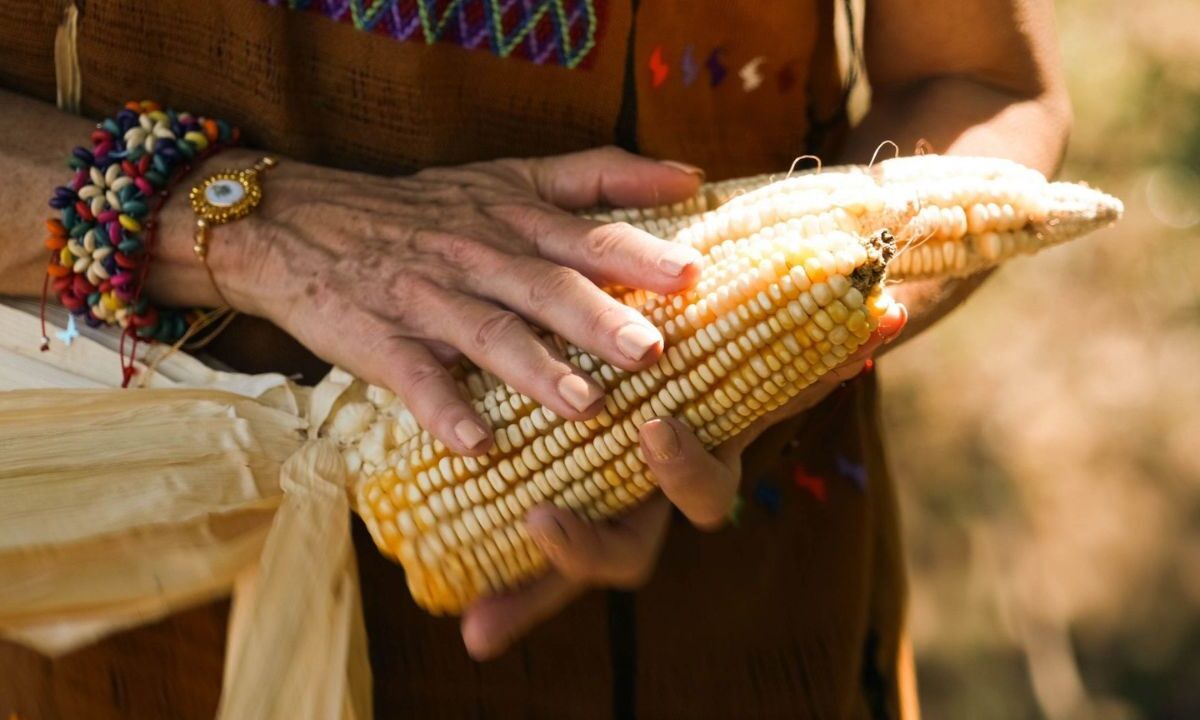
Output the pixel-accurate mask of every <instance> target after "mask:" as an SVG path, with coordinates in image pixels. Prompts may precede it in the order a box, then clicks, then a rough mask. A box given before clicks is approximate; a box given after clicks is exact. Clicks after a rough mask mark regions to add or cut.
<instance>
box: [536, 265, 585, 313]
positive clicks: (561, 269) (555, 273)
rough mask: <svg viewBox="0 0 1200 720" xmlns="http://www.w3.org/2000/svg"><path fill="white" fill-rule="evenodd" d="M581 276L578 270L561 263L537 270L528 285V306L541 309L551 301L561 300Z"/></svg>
mask: <svg viewBox="0 0 1200 720" xmlns="http://www.w3.org/2000/svg"><path fill="white" fill-rule="evenodd" d="M582 278H583V276H582V275H580V274H579V273H578V272H576V271H575V270H572V269H571V268H569V267H565V266H563V265H554V266H552V267H550V268H546V269H545V270H544V271H539V272H538V273H537V278H536V279H535V280H534V281H533V282H532V283H530V285H529V294H528V302H529V306H530V307H531V308H535V309H543V308H545V307H546V306H548V305H549V304H550V303H552V302H555V301H561V300H562V298H563V297H564V296H565V295H567V293H568V292H569V291H570V289H571V288H572V287H574V286H575V285H576V283H578V282H579V281H580V280H581V279H582Z"/></svg>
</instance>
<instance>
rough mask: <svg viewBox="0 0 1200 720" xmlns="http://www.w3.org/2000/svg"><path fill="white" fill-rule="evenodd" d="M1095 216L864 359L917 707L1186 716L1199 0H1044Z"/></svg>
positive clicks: (1199, 258)
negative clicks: (901, 550) (906, 339)
mask: <svg viewBox="0 0 1200 720" xmlns="http://www.w3.org/2000/svg"><path fill="white" fill-rule="evenodd" d="M1058 9H1059V15H1058V22H1059V32H1060V36H1061V38H1062V44H1063V53H1064V60H1065V63H1066V67H1067V72H1068V75H1069V81H1070V87H1071V94H1072V98H1073V100H1074V104H1075V130H1074V133H1073V135H1072V139H1071V147H1070V151H1069V156H1068V158H1067V164H1066V167H1065V168H1064V170H1063V172H1062V177H1063V178H1064V179H1071V180H1077V179H1086V180H1087V181H1089V182H1092V183H1093V184H1095V185H1098V186H1099V187H1101V188H1103V189H1105V190H1106V191H1109V192H1112V193H1113V194H1116V195H1118V196H1119V197H1121V198H1122V199H1123V200H1124V201H1125V207H1126V216H1125V219H1124V220H1123V221H1122V222H1121V223H1120V224H1119V225H1118V226H1117V227H1115V228H1113V229H1111V230H1108V231H1105V232H1103V233H1100V234H1099V235H1096V236H1093V237H1090V238H1086V239H1084V240H1082V241H1079V242H1078V243H1076V244H1073V245H1069V246H1065V247H1061V248H1058V249H1055V250H1051V251H1048V252H1046V253H1044V254H1042V255H1039V256H1037V257H1036V258H1026V259H1022V260H1019V261H1016V262H1012V263H1011V264H1009V265H1008V266H1006V267H1004V268H1003V269H1002V270H1001V271H999V272H998V273H997V274H996V275H995V276H994V277H993V279H992V280H990V281H989V282H988V283H987V284H986V286H985V287H984V288H983V290H981V291H980V292H979V293H977V294H976V296H975V297H974V298H972V299H971V301H970V302H969V303H968V304H967V305H966V306H965V307H964V308H962V309H960V310H959V311H958V312H957V313H956V314H954V315H952V316H950V317H949V318H948V319H946V320H945V321H944V322H943V323H942V324H941V325H939V326H938V327H936V328H934V329H933V330H931V331H930V332H928V333H926V334H925V335H923V336H921V337H920V338H919V339H916V340H914V341H912V342H911V343H909V344H908V345H907V346H905V347H903V348H901V349H900V350H898V351H897V352H896V353H895V354H894V355H893V356H890V357H889V358H888V359H887V362H884V363H880V368H881V372H882V374H883V380H884V382H885V387H886V397H885V413H886V416H887V423H888V446H889V450H890V452H891V458H892V462H893V466H894V467H895V469H896V472H897V478H898V484H899V486H900V493H901V499H902V503H903V506H904V520H905V525H906V528H905V529H906V542H907V548H906V549H907V555H908V559H909V564H910V567H911V570H912V614H913V635H914V641H915V644H916V651H917V664H918V678H919V682H920V687H921V693H922V707H923V710H924V713H925V716H926V717H927V718H935V719H936V718H972V719H976V720H990V719H991V718H1006V719H1007V718H1042V717H1044V718H1050V719H1051V720H1057V719H1059V718H1072V719H1074V718H1097V719H1100V720H1108V719H1110V718H1131V719H1132V718H1200V279H1198V275H1200V175H1198V173H1200V36H1198V33H1200V2H1196V1H1195V0H1139V1H1138V2H1128V1H1127V0H1059V2H1058Z"/></svg>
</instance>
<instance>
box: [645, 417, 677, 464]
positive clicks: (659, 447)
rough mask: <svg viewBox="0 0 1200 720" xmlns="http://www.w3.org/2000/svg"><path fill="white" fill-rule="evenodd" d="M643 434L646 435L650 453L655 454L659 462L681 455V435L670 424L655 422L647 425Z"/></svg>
mask: <svg viewBox="0 0 1200 720" xmlns="http://www.w3.org/2000/svg"><path fill="white" fill-rule="evenodd" d="M643 432H644V433H645V435H646V444H647V445H649V446H650V452H652V453H654V456H655V457H656V458H658V459H659V460H670V459H671V458H673V457H675V456H676V455H678V454H679V435H678V434H677V433H676V432H675V428H673V427H671V424H670V423H666V422H663V421H662V420H655V421H654V422H651V423H646V427H645V430H644V431H643Z"/></svg>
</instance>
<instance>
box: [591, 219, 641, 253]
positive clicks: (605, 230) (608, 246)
mask: <svg viewBox="0 0 1200 720" xmlns="http://www.w3.org/2000/svg"><path fill="white" fill-rule="evenodd" d="M633 229H634V228H633V226H632V225H630V224H629V223H626V222H614V223H605V224H604V225H601V226H600V227H598V228H595V229H594V230H592V231H591V232H589V233H588V234H587V236H586V237H585V238H584V243H583V246H584V251H585V252H586V253H587V254H588V256H590V257H591V258H592V260H594V261H602V260H607V259H608V258H610V257H612V255H613V254H614V253H615V252H616V251H617V250H618V249H620V247H621V246H622V244H624V242H625V238H626V237H627V236H628V234H629V232H630V231H632V230H633Z"/></svg>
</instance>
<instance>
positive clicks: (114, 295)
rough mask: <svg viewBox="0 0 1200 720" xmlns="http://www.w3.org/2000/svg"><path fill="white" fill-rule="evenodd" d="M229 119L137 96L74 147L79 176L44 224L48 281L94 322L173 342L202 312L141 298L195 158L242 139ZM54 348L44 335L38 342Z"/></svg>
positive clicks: (54, 201)
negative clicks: (175, 194)
mask: <svg viewBox="0 0 1200 720" xmlns="http://www.w3.org/2000/svg"><path fill="white" fill-rule="evenodd" d="M238 134H239V133H238V130H237V128H234V127H232V126H230V125H229V124H227V123H225V122H223V121H220V120H213V119H209V118H203V117H197V116H194V115H191V114H189V113H180V112H175V111H174V110H164V109H162V108H161V107H160V106H159V105H158V104H157V103H153V102H149V101H144V102H131V103H128V104H126V106H125V108H124V109H123V110H121V112H119V113H117V115H116V116H115V117H113V118H109V119H106V120H104V121H103V122H101V123H100V124H99V125H97V127H96V129H95V130H94V131H93V132H92V135H91V140H92V148H91V149H90V150H89V149H87V148H84V147H77V148H75V150H74V151H73V152H72V155H71V157H70V159H69V160H68V164H69V165H70V167H71V169H72V170H74V171H75V176H74V178H73V179H72V180H71V182H70V183H68V184H67V185H65V186H62V187H59V188H56V189H55V191H54V196H53V197H52V198H51V199H50V207H52V208H54V209H55V210H58V211H60V215H59V216H58V217H52V218H50V219H49V220H47V222H46V227H47V229H48V230H49V236H48V237H47V239H46V247H47V249H49V250H50V251H51V257H50V263H49V265H48V266H47V269H46V273H47V283H48V287H49V288H52V289H53V291H54V293H55V294H56V295H57V296H58V298H59V300H60V301H61V302H62V304H63V305H64V306H65V307H66V308H67V309H68V310H69V311H70V312H71V313H72V314H73V315H75V316H76V317H79V318H82V319H83V320H84V322H86V323H87V324H88V325H89V326H92V327H98V326H100V325H104V324H108V325H118V326H120V327H121V328H122V329H123V330H124V331H125V333H127V334H131V335H132V336H133V339H134V342H136V341H137V340H138V339H142V340H156V341H161V342H175V341H177V340H179V339H180V338H181V337H183V336H184V335H185V333H187V331H188V328H189V326H190V325H191V324H192V323H193V321H194V320H196V318H197V315H196V311H193V310H179V309H166V308H155V307H153V306H152V305H151V304H150V303H149V301H148V300H147V298H145V297H144V296H143V295H142V289H143V286H144V285H145V281H146V274H147V271H148V269H149V264H150V261H151V259H152V257H153V254H154V253H153V251H154V241H155V215H156V213H157V211H158V210H159V208H161V207H162V205H163V203H164V202H165V201H166V199H167V196H168V194H169V191H170V189H171V188H172V187H173V186H174V185H175V183H177V182H178V181H179V180H180V179H181V178H182V177H183V176H184V175H186V174H187V172H188V171H189V170H190V169H191V166H192V165H193V163H195V162H198V161H199V160H201V159H203V158H205V157H207V156H209V155H211V154H212V153H214V152H216V151H218V150H220V149H222V148H224V147H227V146H229V145H231V144H234V143H236V142H237V139H238ZM48 347H49V341H48V340H47V338H46V337H44V336H43V338H42V349H43V350H44V349H47V348H48Z"/></svg>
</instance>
